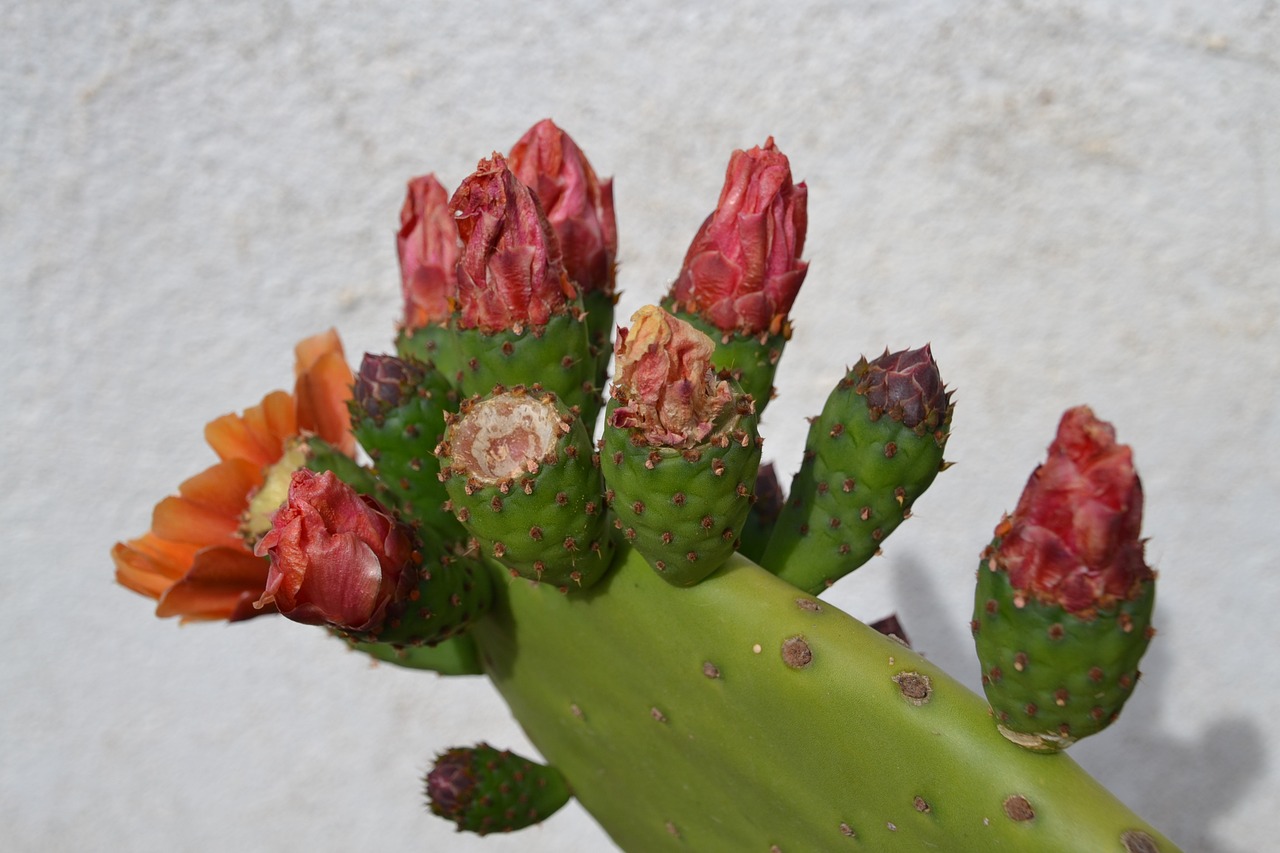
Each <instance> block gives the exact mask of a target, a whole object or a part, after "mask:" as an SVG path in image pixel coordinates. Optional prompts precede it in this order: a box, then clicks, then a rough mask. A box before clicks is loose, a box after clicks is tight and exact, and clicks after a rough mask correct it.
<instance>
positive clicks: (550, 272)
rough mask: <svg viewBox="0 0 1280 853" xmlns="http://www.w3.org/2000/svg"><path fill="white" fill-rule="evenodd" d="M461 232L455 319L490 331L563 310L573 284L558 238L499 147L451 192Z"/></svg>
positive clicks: (542, 321)
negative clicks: (510, 167) (508, 165)
mask: <svg viewBox="0 0 1280 853" xmlns="http://www.w3.org/2000/svg"><path fill="white" fill-rule="evenodd" d="M449 207H450V209H451V210H452V211H453V216H454V219H455V221H456V222H457V226H458V233H459V234H460V235H461V237H462V244H463V245H462V261H461V263H460V264H459V265H458V308H459V311H460V312H461V313H460V316H459V321H458V325H459V326H460V327H461V328H464V329H471V328H479V329H480V330H481V331H483V332H487V333H494V332H499V331H503V330H507V329H510V330H513V331H515V332H517V333H518V332H520V331H522V330H523V329H524V328H525V327H526V326H533V327H534V328H540V327H542V326H545V325H546V324H547V322H548V321H549V320H550V319H551V318H552V316H554V315H556V314H560V313H562V312H564V311H565V310H567V306H568V302H569V300H570V299H572V298H574V297H575V296H576V295H577V291H576V290H575V289H574V287H573V285H572V284H570V282H569V279H568V276H566V275H565V271H564V264H563V263H562V262H561V260H560V244H559V242H558V241H557V239H556V235H555V232H554V231H552V229H551V225H550V223H548V222H547V217H546V214H544V213H543V211H542V206H541V205H540V204H539V203H538V199H537V197H535V196H534V194H533V192H532V191H530V189H529V188H528V187H526V186H525V185H524V184H522V183H520V181H519V180H517V179H516V176H515V175H513V174H512V173H511V170H510V169H508V168H507V163H506V160H504V159H503V157H502V155H501V154H498V153H496V152H495V153H494V155H493V157H491V158H490V159H488V160H481V161H480V165H479V167H478V168H477V169H476V171H475V173H474V174H472V175H471V176H470V177H469V178H467V179H466V180H465V181H463V182H462V186H460V187H459V188H458V191H457V192H456V193H454V194H453V200H452V201H451V202H450V203H449Z"/></svg>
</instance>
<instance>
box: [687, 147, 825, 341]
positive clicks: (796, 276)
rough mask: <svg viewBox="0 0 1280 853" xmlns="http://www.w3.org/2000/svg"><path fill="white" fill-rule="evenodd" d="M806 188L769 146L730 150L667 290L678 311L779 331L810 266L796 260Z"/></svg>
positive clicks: (750, 331) (743, 330)
mask: <svg viewBox="0 0 1280 853" xmlns="http://www.w3.org/2000/svg"><path fill="white" fill-rule="evenodd" d="M808 192H809V191H808V189H807V188H806V187H805V185H804V184H803V183H800V184H793V183H792V182H791V165H790V163H788V161H787V158H786V156H785V155H783V154H782V152H780V151H779V150H778V149H777V148H776V147H775V146H774V144H773V137H769V139H768V140H767V141H766V142H765V144H764V147H763V148H752V149H751V150H750V151H735V152H733V156H732V157H731V158H730V159H729V168H728V171H727V172H726V173H725V181H724V188H723V189H722V190H721V191H720V202H719V204H718V205H717V206H716V209H715V212H714V213H712V214H711V215H710V216H708V217H707V220H706V221H705V222H703V223H702V227H701V228H700V229H698V234H697V236H695V237H694V238H693V243H692V244H691V245H690V246H689V251H688V253H687V254H686V255H685V258H684V266H683V267H682V268H681V270H680V275H679V277H678V278H677V279H676V281H675V284H673V285H672V288H671V298H672V300H673V302H674V304H675V307H676V308H677V309H678V310H681V311H684V312H687V313H690V314H700V315H701V316H702V317H703V318H704V319H706V320H707V321H708V322H710V323H712V324H714V325H715V326H716V328H718V329H720V330H721V331H723V332H725V333H730V332H738V333H740V334H743V335H751V336H754V335H762V334H765V333H770V334H778V333H780V332H782V331H783V330H784V328H785V325H786V319H787V314H788V313H789V312H790V311H791V305H792V303H793V302H794V301H795V298H796V293H797V292H798V291H799V290H800V285H801V283H802V282H803V281H804V277H805V273H806V272H808V269H809V265H808V263H806V262H804V261H801V260H800V254H801V252H803V251H804V237H805V229H806V228H807V226H808V213H807V203H808Z"/></svg>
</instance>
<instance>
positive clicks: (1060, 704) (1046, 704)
mask: <svg viewBox="0 0 1280 853" xmlns="http://www.w3.org/2000/svg"><path fill="white" fill-rule="evenodd" d="M1018 600H1019V598H1018V595H1017V593H1016V591H1015V590H1014V589H1013V587H1012V585H1011V584H1010V583H1009V573H1008V572H1004V571H997V570H994V569H992V568H991V567H990V563H989V562H988V561H986V560H984V561H983V564H982V566H981V567H980V568H979V569H978V587H977V595H976V598H975V601H976V606H975V608H974V621H973V633H974V638H975V640H976V641H977V646H978V659H979V662H980V663H981V665H982V686H983V691H984V692H985V693H986V694H987V700H988V701H989V702H990V703H991V707H992V711H993V712H994V713H995V717H996V722H997V724H998V726H999V727H1000V731H1001V733H1002V734H1003V735H1004V736H1005V737H1007V738H1009V739H1010V740H1012V741H1013V742H1014V743H1017V744H1019V745H1021V746H1025V747H1027V748H1028V749H1033V750H1044V751H1055V750H1059V749H1065V748H1066V747H1068V746H1070V745H1071V744H1072V743H1074V742H1075V741H1077V740H1079V739H1080V738H1082V737H1087V736H1089V735H1091V734H1095V733H1096V732H1099V731H1101V730H1102V729H1104V728H1106V727H1107V726H1109V725H1111V723H1113V722H1115V720H1116V718H1117V717H1118V716H1119V715H1120V708H1121V707H1122V706H1123V705H1124V703H1125V701H1126V700H1128V698H1129V696H1130V695H1131V694H1132V693H1133V688H1134V687H1135V686H1136V685H1137V683H1138V676H1139V673H1138V661H1139V660H1140V659H1141V657H1142V655H1143V653H1144V652H1145V651H1146V650H1147V644H1148V643H1149V642H1150V640H1151V636H1152V632H1151V631H1150V630H1149V627H1150V625H1151V610H1152V607H1153V606H1154V604H1155V584H1154V583H1147V584H1145V586H1144V590H1143V592H1142V594H1141V595H1140V596H1139V597H1138V598H1136V599H1133V600H1130V601H1120V602H1117V603H1116V605H1115V606H1114V608H1112V609H1110V610H1108V611H1100V612H1099V613H1098V614H1097V615H1096V616H1095V617H1094V618H1092V619H1081V618H1079V617H1078V616H1076V615H1075V614H1073V613H1071V612H1070V611H1068V610H1066V609H1065V608H1064V607H1062V606H1060V605H1055V604H1045V603H1042V602H1039V601H1036V600H1035V599H1034V598H1032V599H1027V600H1025V601H1024V602H1023V604H1022V605H1021V606H1019V605H1018V604H1017V601H1018ZM1121 626H1128V627H1127V628H1122V627H1121Z"/></svg>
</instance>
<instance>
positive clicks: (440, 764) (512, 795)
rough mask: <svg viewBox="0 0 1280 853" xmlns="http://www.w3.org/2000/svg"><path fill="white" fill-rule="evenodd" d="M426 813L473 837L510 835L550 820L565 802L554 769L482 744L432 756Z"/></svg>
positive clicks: (565, 791)
mask: <svg viewBox="0 0 1280 853" xmlns="http://www.w3.org/2000/svg"><path fill="white" fill-rule="evenodd" d="M424 781H425V787H426V794H427V801H428V802H429V804H430V806H431V811H433V812H434V813H435V814H438V815H439V816H440V817H443V818H448V819H449V820H451V821H453V822H454V823H456V824H457V825H458V831H459V832H462V831H463V830H466V831H468V832H474V833H476V834H478V835H487V834H489V833H490V832H512V831H514V830H517V829H524V828H525V827H526V826H532V825H533V824H535V823H539V822H541V821H543V820H545V819H546V818H548V817H550V816H551V815H553V814H554V813H555V812H557V811H559V809H560V808H561V807H562V806H564V804H565V803H567V802H569V796H570V794H569V786H568V785H567V784H566V783H565V780H564V777H563V776H561V775H560V772H559V771H558V770H556V769H555V768H554V767H548V766H547V765H545V764H539V763H537V762H535V761H530V760H529V759H527V758H522V757H520V756H519V755H516V754H515V753H513V752H510V751H507V750H497V749H494V748H493V747H491V746H489V745H488V744H487V743H482V744H480V745H478V746H474V747H455V748H453V749H450V750H448V751H447V752H445V753H443V754H442V755H439V756H437V757H436V763H435V766H434V767H432V768H431V771H430V772H429V773H427V777H426V779H425V780H424Z"/></svg>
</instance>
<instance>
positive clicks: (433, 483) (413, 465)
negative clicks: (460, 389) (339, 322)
mask: <svg viewBox="0 0 1280 853" xmlns="http://www.w3.org/2000/svg"><path fill="white" fill-rule="evenodd" d="M350 405H351V428H352V430H353V431H354V432H355V434H356V438H357V439H358V440H359V441H360V446H361V447H363V448H364V449H365V451H366V452H367V453H368V454H369V457H370V458H371V459H372V460H373V464H374V471H375V474H376V477H377V479H378V482H380V483H381V484H382V486H383V488H384V490H385V491H386V492H387V493H388V494H389V495H390V499H391V500H392V501H393V502H394V503H395V506H396V508H397V509H399V510H400V512H401V514H402V515H403V516H404V517H405V518H408V519H410V520H412V521H413V522H414V523H415V524H416V525H418V526H419V527H420V528H421V529H422V532H423V536H422V538H423V545H424V546H425V547H427V548H428V549H430V550H432V551H441V550H447V549H448V546H449V545H450V544H452V543H455V542H462V541H463V540H465V539H466V533H465V531H464V530H463V529H462V527H461V525H459V524H458V523H457V521H455V520H454V518H453V516H451V515H449V513H447V512H441V511H440V508H441V507H442V506H444V503H445V501H446V500H448V495H447V494H446V493H445V489H444V486H443V485H442V484H441V483H440V478H439V476H438V475H439V473H440V463H439V461H438V460H437V459H436V457H435V453H434V451H435V448H436V445H437V444H439V443H440V439H441V437H442V436H443V435H444V418H445V413H446V412H447V411H453V410H455V409H456V408H457V395H456V394H455V393H454V391H453V389H452V388H451V387H450V385H449V383H448V382H447V381H446V380H445V379H444V377H443V376H442V375H441V374H440V373H439V372H438V371H437V370H435V368H434V367H432V366H430V365H425V364H423V363H422V362H419V361H418V360H416V359H413V358H410V359H408V360H405V359H401V358H396V357H395V356H390V355H365V357H364V359H363V361H361V363H360V372H359V374H358V375H357V376H356V383H355V390H354V394H353V396H352V399H351V404H350ZM339 474H341V472H339ZM353 485H355V484H353Z"/></svg>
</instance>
